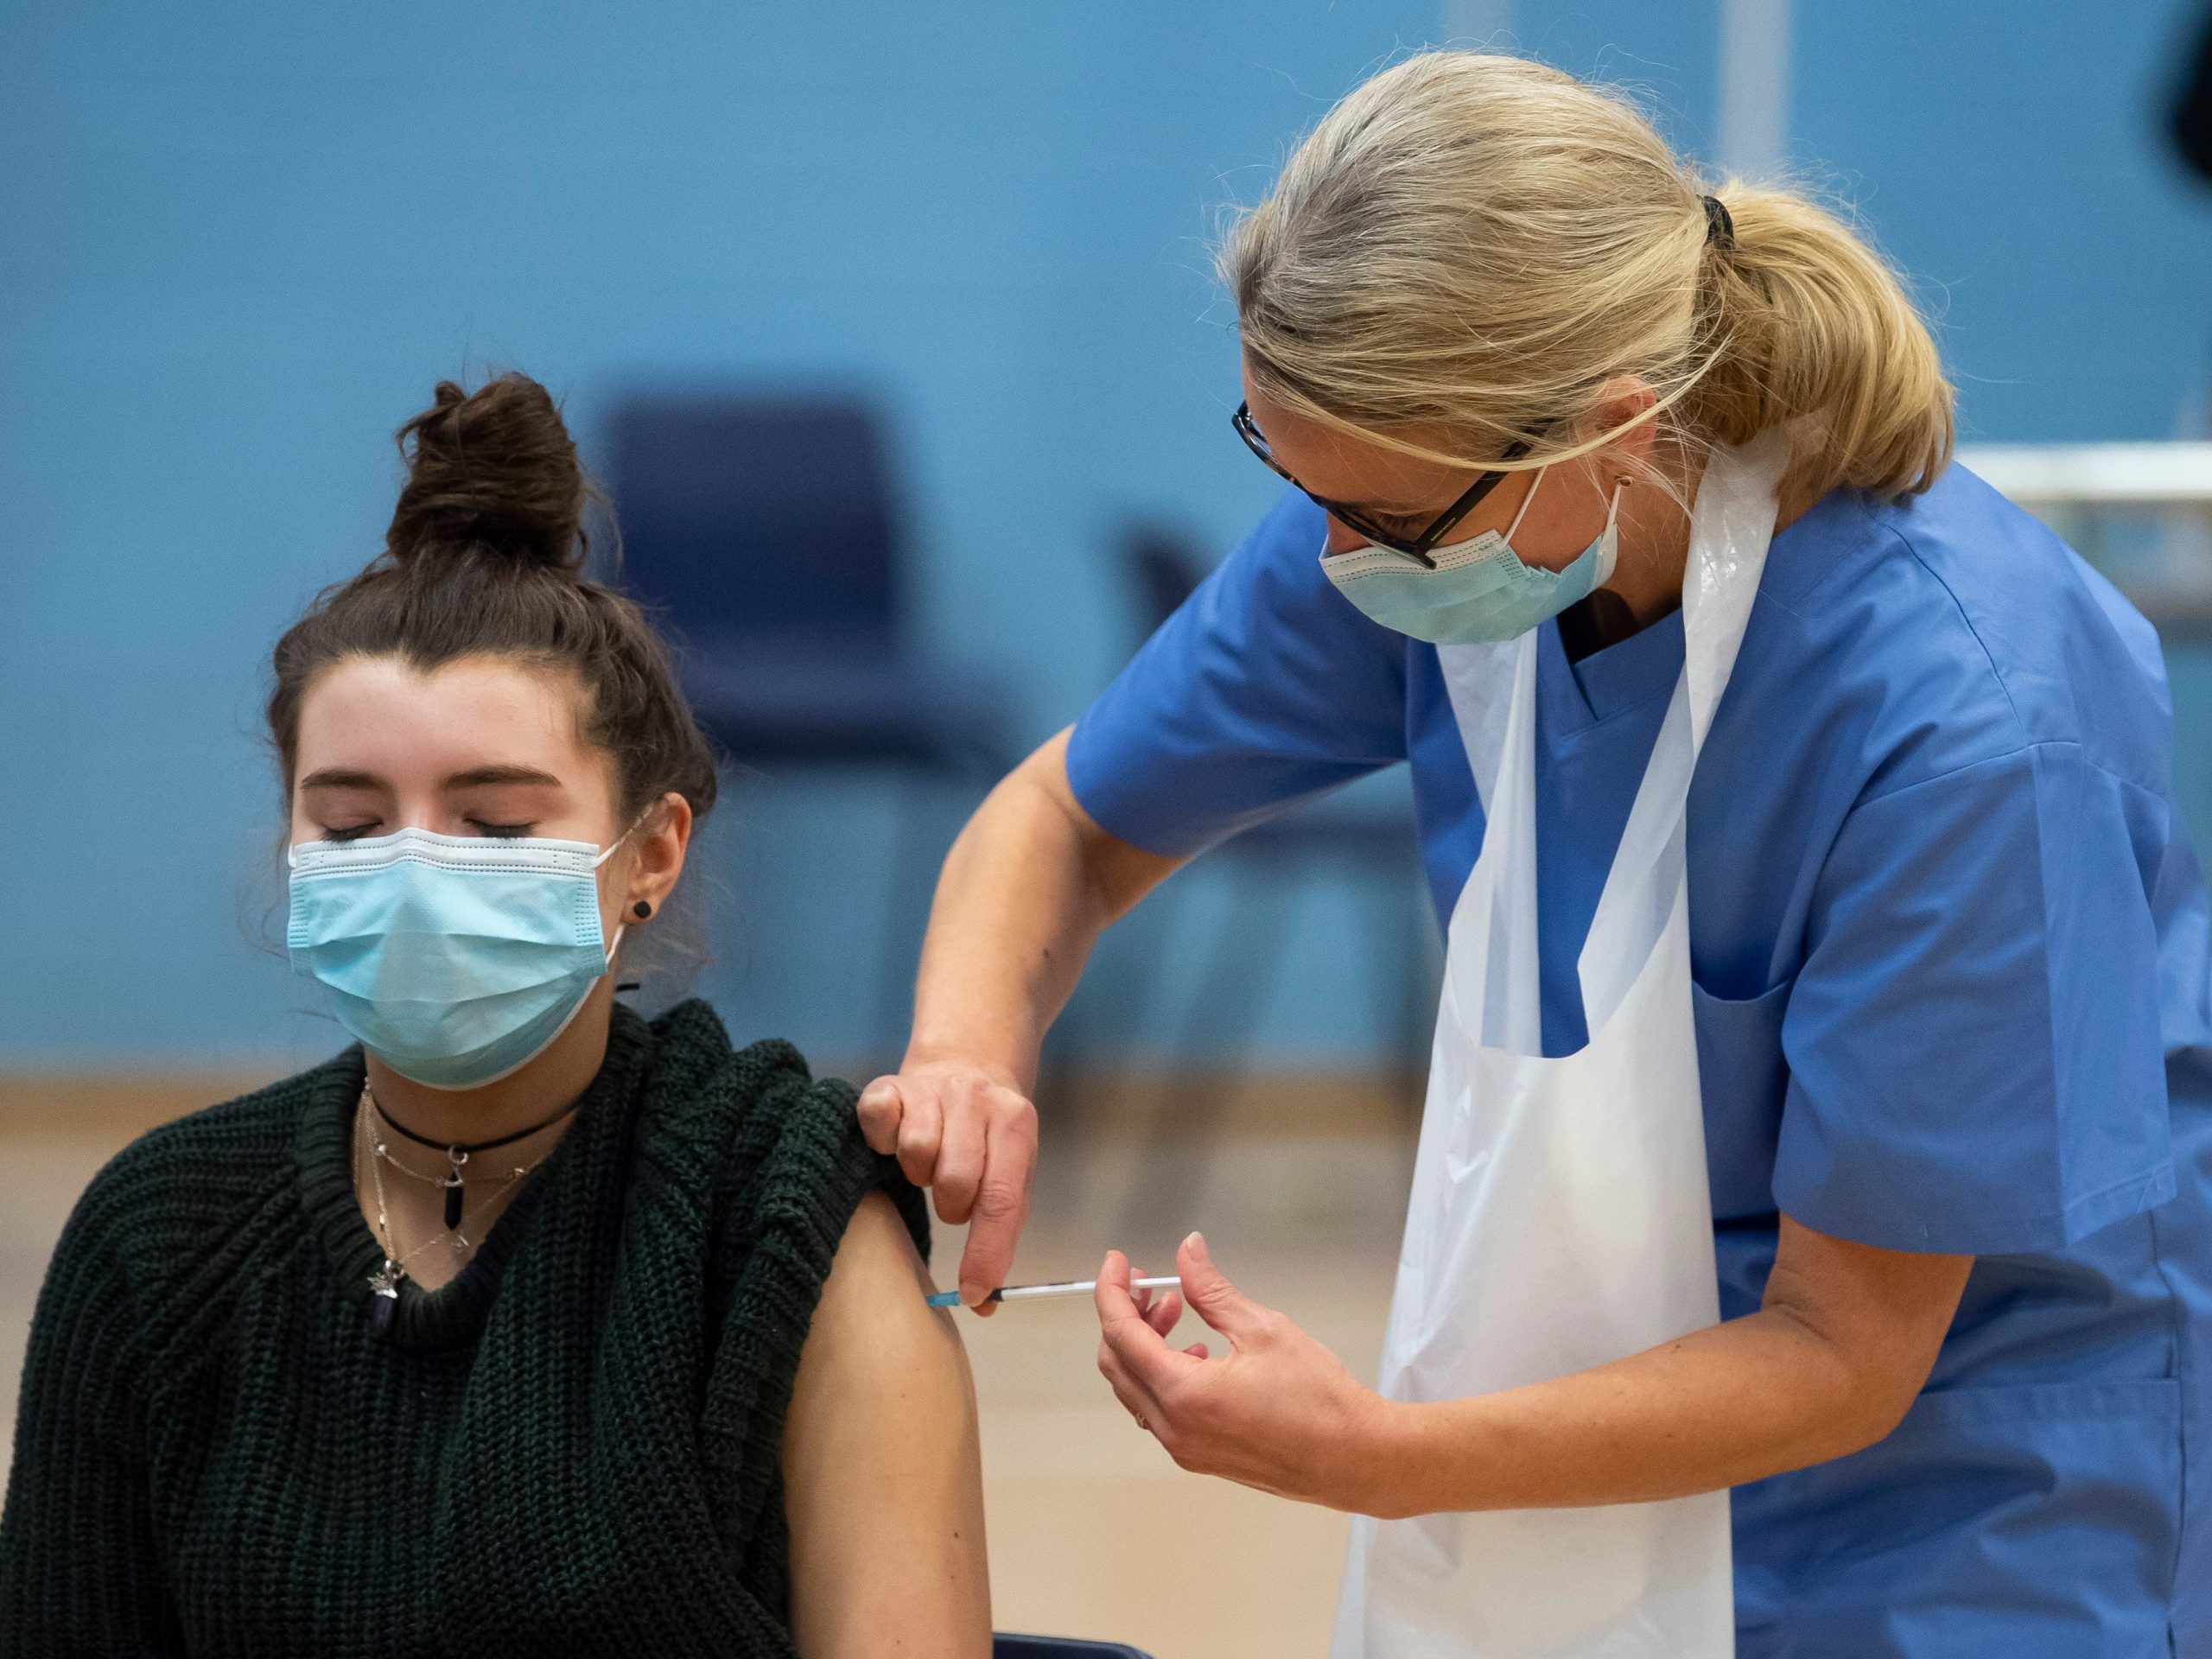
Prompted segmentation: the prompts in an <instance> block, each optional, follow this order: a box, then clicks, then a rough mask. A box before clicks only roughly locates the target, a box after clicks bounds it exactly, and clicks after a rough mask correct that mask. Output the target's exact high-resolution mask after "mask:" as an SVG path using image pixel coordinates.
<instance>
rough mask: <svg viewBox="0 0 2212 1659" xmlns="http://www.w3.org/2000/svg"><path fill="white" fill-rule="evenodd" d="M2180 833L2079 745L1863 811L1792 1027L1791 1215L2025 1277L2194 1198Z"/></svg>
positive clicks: (1806, 969)
mask: <svg viewBox="0 0 2212 1659" xmlns="http://www.w3.org/2000/svg"><path fill="white" fill-rule="evenodd" d="M2167 812H2168V809H2167V807H2166V805H2165V804H2164V801H2162V800H2161V799H2159V798H2158V797H2157V796H2156V795H2155V794H2154V793H2152V791H2148V790H2145V789H2144V788H2142V787H2140V786H2139V785H2135V784H2132V783H2130V782H2127V781H2126V780H2125V779H2120V778H2118V777H2115V776H2114V775H2113V774H2112V773H2111V772H2107V771H2105V770H2104V769H2102V768H2101V767H2099V766H2095V765H2094V764H2093V763H2092V762H2091V761H2089V760H2088V759H2086V758H2085V757H2084V755H2083V753H2082V750H2081V748H2080V747H2078V746H2076V745H2075V744H2071V743H2046V744H2041V745H2037V746H2034V747H2028V748H2024V749H2022V750H2020V751H2018V752H2017V753H2010V754H2005V755H2001V756H1998V757H1996V758H1993V759H1991V760H1985V761H1982V762H1980V763H1978V764H1975V765H1972V766H1965V767H1962V768H1961V769H1959V770H1957V771H1955V772H1948V773H1946V774H1944V775H1942V776H1941V777H1937V778H1935V779H1928V780H1926V781H1923V782H1921V783H1918V784H1915V785H1910V786H1907V787H1905V788H1903V789H1899V790H1897V791H1892V792H1891V793H1888V794H1885V795H1882V796H1879V797H1878V798H1873V799H1871V800H1867V801H1862V802H1861V803H1859V804H1858V805H1857V806H1856V807H1855V808H1854V809H1853V811H1852V812H1851V814H1850V815H1849V816H1848V817H1847V818H1846V820H1845V821H1844V823H1843V826H1842V828H1841V829H1840V832H1839V834H1838V836H1837V838H1836V841H1835V843H1834V846H1833V848H1832V849H1831V850H1830V853H1829V855H1828V857H1827V860H1826V861H1825V862H1824V864H1823V867H1822V868H1821V872H1820V874H1819V877H1818V881H1817V890H1816V892H1815V897H1814V901H1813V903H1812V906H1811V907H1810V910H1809V912H1808V939H1807V950H1806V954H1805V957H1804V962H1803V967H1802V969H1801V971H1800V973H1799V975H1798V977H1797V980H1796V984H1795V985H1794V987H1793V988H1792V989H1791V992H1790V994H1789V1004H1788V1008H1787V1012H1786V1013H1785V1014H1784V1016H1783V1053H1784V1055H1785V1056H1786V1058H1787V1059H1788V1061H1789V1070H1790V1083H1789V1093H1788V1096H1787V1099H1786V1101H1785V1103H1784V1105H1783V1118H1782V1125H1781V1131H1780V1136H1779V1140H1778V1143H1777V1150H1776V1157H1775V1170H1774V1196H1775V1200H1776V1203H1777V1205H1779V1206H1780V1208H1781V1209H1782V1210H1783V1212H1784V1213H1786V1214H1788V1215H1789V1216H1791V1217H1794V1218H1795V1219H1796V1220H1797V1221H1799V1222H1802V1224H1805V1225H1806V1226H1808V1227H1811V1228H1814V1229H1816V1230H1819V1231H1821V1232H1825V1233H1830V1234H1834V1235H1835V1236H1840V1237H1843V1238H1848V1239H1853V1240H1855V1241H1857V1242H1858V1243H1863V1244H1871V1245H1875V1246H1878V1247H1881V1248H1885V1249H1899V1250H1920V1251H1932V1252H1939V1253H1945V1254H1961V1255H1965V1254H1972V1255H2007V1254H2014V1253H2018V1252H2025V1251H2033V1250H2048V1249H2062V1248H2063V1247H2065V1246H2067V1245H2069V1244H2071V1243H2074V1242H2075V1241H2076V1240H2078V1239H2080V1238H2082V1236H2085V1235H2087V1234H2088V1233H2092V1232H2094V1231H2095V1230H2097V1229H2099V1228H2101V1227H2103V1226H2106V1225H2107V1224H2110V1223H2112V1222H2114V1221H2117V1220H2120V1219H2121V1218H2122V1217H2126V1216H2130V1215H2133V1214H2135V1213H2136V1212H2138V1211H2142V1210H2145V1209H2148V1208H2151V1207H2152V1206H2153V1205H2158V1204H2160V1203H2163V1202H2164V1200H2165V1199H2166V1198H2169V1197H2171V1195H2172V1192H2173V1173H2172V1167H2171V1160H2170V1157H2169V1154H2168V1146H2167V1117H2166V1084H2165V1071H2164V1044H2163V1042H2162V1040H2161V1038H2160V1032H2159V1011H2158V1010H2159V995H2158V990H2159V987H2158V931H2157V928H2156V925H2155V923H2154V919H2153V917H2152V906H2151V901H2150V896H2149V887H2150V886H2151V885H2152V882H2151V880H2146V876H2145V859H2148V860H2149V861H2150V864H2151V866H2152V872H2153V874H2155V867H2156V864H2157V861H2158V849H2160V848H2162V847H2163V846H2164V842H2165V840H2166V836H2167V834H2168V825H2167V823H2166V817H2167Z"/></svg>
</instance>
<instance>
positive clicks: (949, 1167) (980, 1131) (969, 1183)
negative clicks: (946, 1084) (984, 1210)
mask: <svg viewBox="0 0 2212 1659" xmlns="http://www.w3.org/2000/svg"><path fill="white" fill-rule="evenodd" d="M943 1092H944V1096H945V1099H944V1127H943V1128H941V1129H940V1130H939V1132H938V1143H937V1173H936V1176H935V1182H936V1186H937V1213H938V1219H939V1220H941V1221H943V1222H944V1223H945V1224H947V1225H948V1226H952V1227H957V1226H959V1225H960V1224H962V1223H963V1222H965V1221H966V1220H967V1219H968V1212H969V1210H971V1209H973V1208H974V1207H975V1203H976V1187H977V1186H978V1185H981V1184H982V1179H983V1148H984V1141H983V1136H984V1129H985V1122H984V1118H983V1114H982V1108H981V1106H980V1105H979V1104H978V1103H976V1101H975V1100H973V1099H971V1098H965V1097H964V1096H966V1095H967V1094H968V1092H969V1091H967V1090H962V1089H960V1088H959V1087H958V1086H957V1085H955V1086H953V1087H951V1088H948V1089H946V1090H944V1091H943Z"/></svg>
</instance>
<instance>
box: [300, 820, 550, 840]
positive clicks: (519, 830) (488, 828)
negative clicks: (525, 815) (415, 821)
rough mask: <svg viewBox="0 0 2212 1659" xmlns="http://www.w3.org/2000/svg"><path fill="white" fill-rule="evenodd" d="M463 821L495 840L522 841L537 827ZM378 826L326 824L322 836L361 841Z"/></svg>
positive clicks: (332, 838) (324, 837) (478, 832)
mask: <svg viewBox="0 0 2212 1659" xmlns="http://www.w3.org/2000/svg"><path fill="white" fill-rule="evenodd" d="M461 822H462V823H466V824H467V826H468V827H469V828H470V829H474V830H475V831H476V833H477V834H478V835H480V836H486V838H488V839H490V840H493V841H520V840H521V839H523V838H524V836H527V835H529V834H530V832H531V830H532V829H536V828H537V825H536V824H534V823H485V822H484V821H483V820H482V819H481V818H464V819H462V820H461ZM376 828H377V826H376V824H375V823H373V822H372V823H349V824H344V825H335V824H326V825H325V826H324V827H323V831H322V838H323V839H324V840H325V841H340V842H344V841H359V840H360V839H361V838H362V837H363V836H367V835H370V834H372V833H373V832H374V831H375V829H376Z"/></svg>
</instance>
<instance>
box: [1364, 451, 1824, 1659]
mask: <svg viewBox="0 0 2212 1659" xmlns="http://www.w3.org/2000/svg"><path fill="white" fill-rule="evenodd" d="M1785 460H1786V451H1785V449H1784V448H1783V444H1782V443H1781V442H1779V441H1778V440H1777V439H1770V438H1763V439H1761V440H1759V441H1758V442H1755V443H1754V444H1752V445H1750V446H1747V447H1746V448H1743V449H1739V450H1732V451H1730V450H1723V451H1720V452H1719V453H1717V454H1715V455H1714V456H1713V460H1712V461H1711V463H1710V464H1709V465H1708V466H1707V469H1706V473H1705V477H1704V480H1703V482H1702V484H1701V485H1700V488H1699V491H1698V496H1697V500H1696V502H1695V504H1694V511H1693V513H1692V522H1691V528H1690V552H1689V563H1688V569H1687V571H1686V573H1685V575H1684V578H1683V584H1682V632H1683V664H1682V676H1681V680H1680V681H1679V682H1678V683H1676V685H1675V695H1674V700H1673V702H1671V703H1670V704H1669V707H1668V709H1667V715H1666V719H1665V721H1664V723H1663V724H1662V727H1661V728H1660V732H1659V736H1658V740H1657V741H1656V743H1655V744H1654V745H1653V747H1652V752H1651V760H1650V764H1649V768H1648V769H1647V770H1646V772H1645V773H1644V777H1643V783H1642V785H1640V786H1639V787H1638V789H1637V794H1636V799H1635V803H1634V804H1633V805H1632V806H1631V807H1630V811H1629V818H1628V825H1627V828H1626V829H1625V830H1624V832H1623V834H1622V836H1621V844H1620V850H1619V852H1618V855H1616V857H1615V859H1614V862H1613V867H1612V869H1611V872H1610V874H1608V875H1607V877H1606V880H1605V888H1604V890H1603V892H1602V893H1601V894H1600V895H1599V900H1598V908H1597V912H1596V914H1595V917H1594V918H1593V919H1592V922H1591V925H1590V933H1589V937H1588V938H1587V940H1586V942H1585V944H1584V945H1583V948H1582V954H1581V957H1580V960H1579V962H1578V963H1577V968H1578V971H1579V973H1580V979H1581V988H1582V1005H1583V1009H1584V1013H1585V1014H1586V1018H1587V1022H1588V1026H1589V1033H1590V1040H1589V1043H1588V1045H1587V1046H1586V1047H1584V1048H1583V1049H1581V1050H1580V1052H1576V1053H1573V1054H1570V1055H1567V1056H1565V1057H1564V1058H1558V1059H1546V1058H1542V1054H1543V1045H1542V1040H1541V1037H1542V1033H1541V1012H1540V1007H1541V999H1540V993H1539V979H1538V965H1537V946H1536V839H1537V836H1538V833H1539V831H1538V829H1537V825H1536V823H1535V712H1536V709H1535V704H1536V636H1535V634H1534V633H1529V634H1524V635H1523V636H1522V637H1521V638H1520V639H1515V640H1510V641H1507V642H1505V643H1504V644H1502V645H1445V646H1440V647H1439V649H1438V652H1437V655H1438V657H1439V658H1440V659H1441V661H1442V663H1443V667H1444V675H1445V680H1446V684H1447V686H1448V688H1449V690H1450V692H1451V697H1452V712H1453V715H1454V716H1455V717H1456V718H1457V720H1458V721H1459V730H1460V735H1461V737H1462V739H1463V740H1464V741H1465V745H1466V750H1467V754H1468V758H1469V760H1470V761H1471V764H1472V766H1473V767H1474V772H1475V779H1476V784H1477V786H1478V789H1479V790H1480V791H1481V795H1482V800H1483V805H1484V811H1485V815H1486V817H1485V823H1484V830H1483V842H1482V851H1481V855H1480V856H1478V858H1477V859H1476V861H1475V868H1474V870H1473V872H1472V873H1471V874H1470V875H1469V876H1468V878H1467V885H1466V887H1465V889H1464V891H1463V892H1462V893H1460V896H1459V904H1458V906H1456V907H1455V909H1454V910H1453V912H1452V921H1451V926H1450V928H1449V930H1448V932H1447V939H1446V957H1445V979H1444V995H1443V1002H1442V1007H1441V1008H1440V1010H1439V1012H1438V1015H1437V1025H1436V1046H1435V1050H1434V1052H1433V1056H1432V1058H1431V1060H1430V1073H1429V1087H1428V1100H1427V1107H1426V1109H1425V1111H1424V1115H1423V1116H1422V1119H1421V1151H1420V1155H1419V1159H1418V1161H1417V1162H1416V1164H1415V1166H1414V1184H1413V1195H1412V1199H1411V1202H1410V1204H1409V1205H1408V1214H1407V1219H1406V1236H1405V1244H1404V1248H1403V1250H1402V1254H1401V1255H1400V1258H1399V1263H1398V1281H1397V1288H1396V1292H1395V1296H1394V1298H1393V1300H1392V1303H1391V1308H1390V1325H1389V1334H1388V1336H1387V1337H1386V1338H1385V1339H1384V1343H1383V1364H1382V1373H1381V1377H1380V1382H1379V1387H1380V1388H1381V1389H1382V1392H1383V1394H1384V1395H1387V1396H1389V1397H1390V1398H1392V1399H1396V1400H1448V1399H1454V1398H1459V1397H1462V1396H1465V1395H1475V1394H1487V1393H1491V1392H1493V1391H1495V1390H1497V1389H1510V1388H1516V1387H1518V1386H1520V1385H1522V1384H1523V1383H1538V1382H1542V1381H1545V1380H1547V1379H1548V1378H1551V1377H1555V1376H1565V1375H1567V1374H1568V1373H1570V1372H1573V1371H1580V1370H1588V1369H1589V1368H1590V1367H1592V1366H1594V1365H1601V1364H1604V1363H1606V1362H1607V1361H1610V1360H1615V1359H1619V1358H1622V1357H1624V1356H1627V1355H1629V1354H1633V1353H1637V1352H1640V1351H1643V1349H1646V1348H1649V1347H1652V1346H1654V1345H1656V1344H1659V1343H1662V1342H1666V1341H1668V1340H1669V1339H1671V1338H1675V1337H1679V1336H1681V1335H1683V1334H1684V1333H1686V1332H1691V1331H1695V1330H1699V1329H1701V1328H1702V1327H1704V1326H1706V1325H1712V1324H1713V1323H1715V1322H1716V1321H1717V1320H1718V1319H1719V1291H1718V1286H1717V1280H1716V1273H1715V1268H1714V1266H1713V1211H1712V1206H1711V1201H1710V1198H1709V1197H1708V1195H1707V1190H1706V1166H1705V1122H1704V1113H1703V1108H1702V1103H1701V1101H1700V1095H1699V1090H1698V1069H1697V1039H1696V1033H1695V1029H1694V1026H1693V1025H1692V1016H1691V1004H1690V966H1689V912H1688V884H1687V880H1686V874H1685V865H1684V861H1683V855H1682V846H1683V840H1682V838H1683V821H1684V817H1685V812H1684V808H1685V806H1686V805H1687V804H1688V796H1689V785H1690V776H1691V772H1692V771H1693V770H1694V767H1695V766H1696V761H1697V753H1698V750H1699V748H1700V747H1701V746H1702V744H1703V742H1704V741H1705V734H1706V732H1707V728H1709V727H1710V725H1711V724H1712V718H1713V709H1714V707H1715V706H1716V705H1717V704H1718V703H1719V701H1720V694H1721V692H1722V690H1724V689H1725V688H1726V685H1727V683H1728V676H1729V673H1730V671H1731V670H1732V669H1733V667H1734V666H1735V661H1736V650H1737V646H1738V645H1739V644H1740V643H1741V642H1742V639H1743V636H1744V626H1745V621H1746V620H1748V618H1749V616H1750V613H1751V600H1752V596H1753V595H1754V594H1756V593H1757V591H1758V582H1759V572H1760V570H1761V569H1763V568H1764V564H1765V562H1766V548H1767V542H1768V539H1769V538H1770V536H1771V535H1772V533H1773V530H1774V520H1775V493H1776V486H1777V482H1778V480H1779V479H1780V477H1781V474H1782V469H1783V462H1784V461H1785ZM1734 1651H1735V1618H1734V1596H1733V1592H1732V1585H1731V1582H1730V1553H1729V1541H1728V1494H1727V1493H1726V1492H1725V1491H1719V1492H1712V1493H1707V1494H1704V1495H1701V1496H1699V1497H1686V1498H1678V1499H1674V1500H1671V1501H1669V1502H1666V1503H1637V1504H1623V1505H1617V1506H1611V1507H1607V1508H1603V1509H1581V1510H1516V1511H1497V1512H1491V1513H1486V1514H1475V1515H1456V1514H1452V1515H1433V1516H1421V1517H1419V1518H1417V1519H1414V1520H1410V1521H1375V1520H1371V1519H1369V1518H1367V1517H1365V1516H1361V1517H1358V1518H1357V1519H1356V1520H1355V1521H1354V1522H1353V1527H1352V1539H1351V1555H1350V1559H1349V1560H1348V1562H1347V1564H1346V1567H1345V1573H1344V1599H1343V1601H1342V1603H1341V1605H1339V1607H1338V1615H1337V1629H1336V1638H1335V1643H1334V1645H1333V1648H1332V1654H1333V1656H1334V1659H1454V1656H1462V1655H1465V1656H1475V1655H1480V1656H1483V1659H1538V1656H1542V1659H1598V1656H1604V1659H1631V1656H1632V1659H1646V1656H1649V1659H1726V1656H1730V1655H1732V1654H1733V1653H1734Z"/></svg>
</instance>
